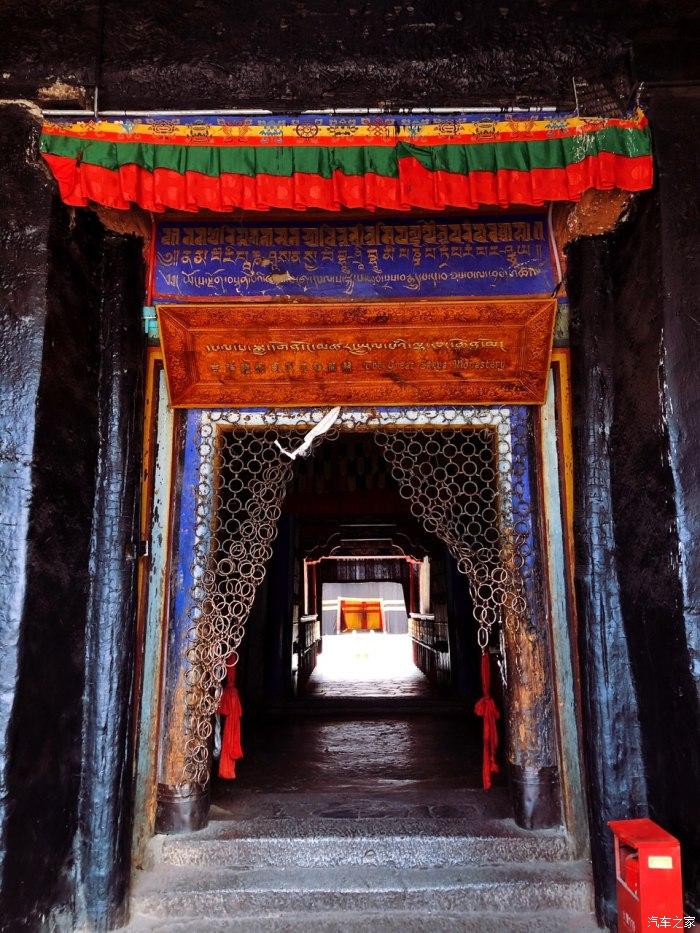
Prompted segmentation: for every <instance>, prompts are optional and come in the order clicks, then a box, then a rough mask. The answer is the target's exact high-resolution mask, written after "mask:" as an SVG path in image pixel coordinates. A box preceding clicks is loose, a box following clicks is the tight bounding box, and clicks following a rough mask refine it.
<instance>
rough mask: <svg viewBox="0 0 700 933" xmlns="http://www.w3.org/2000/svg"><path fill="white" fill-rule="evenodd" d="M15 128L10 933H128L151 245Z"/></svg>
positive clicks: (8, 238)
mask: <svg viewBox="0 0 700 933" xmlns="http://www.w3.org/2000/svg"><path fill="white" fill-rule="evenodd" d="M37 130H38V121H37V120H36V117H35V116H34V115H32V114H30V112H29V111H27V110H26V109H24V108H20V107H16V106H9V107H6V108H3V109H2V110H1V111H0V139H1V141H2V143H3V162H2V165H1V166H0V186H1V187H2V195H1V197H0V203H1V204H2V205H3V206H2V210H3V213H4V216H3V217H2V219H1V220H0V229H1V231H2V232H1V233H0V250H1V251H2V257H0V268H1V269H2V273H1V276H2V278H1V279H0V300H1V302H2V304H1V305H0V314H1V317H0V320H1V321H2V341H1V342H0V347H1V350H0V352H1V353H2V354H3V361H2V366H1V367H0V371H1V373H2V375H1V376H0V398H1V400H2V405H0V419H2V423H1V424H0V429H1V437H2V448H1V451H2V453H1V456H0V496H1V497H2V498H1V507H2V514H3V521H2V523H0V561H2V574H1V575H0V665H1V668H0V685H1V687H2V690H1V691H0V697H1V698H2V699H1V701H0V834H1V835H0V858H2V862H1V865H2V884H1V887H0V929H7V930H16V929H28V930H34V929H43V928H50V927H53V925H54V924H63V925H64V927H65V928H70V927H71V925H72V923H73V918H74V917H77V918H78V919H80V920H85V921H88V922H90V923H91V924H92V927H93V928H95V929H103V928H105V926H107V925H109V924H111V925H113V924H114V922H115V921H117V920H119V919H120V917H121V916H122V915H121V914H120V913H119V911H120V910H122V907H123V902H124V894H125V890H126V883H127V881H128V876H129V864H128V857H127V853H128V839H129V836H128V832H129V830H130V817H129V812H130V811H129V797H130V787H129V765H128V755H127V748H128V723H129V720H128V716H129V708H130V688H131V677H130V673H131V668H130V657H131V651H132V650H133V649H132V631H131V623H132V620H133V587H134V579H135V575H134V563H133V562H128V561H126V559H125V558H126V554H125V543H126V541H127V539H128V540H131V537H132V526H133V519H134V510H135V504H136V496H135V492H136V490H135V487H136V471H137V469H138V460H139V456H138V444H137V443H136V439H137V438H139V437H140V433H141V432H140V415H139V411H140V407H139V406H140V399H139V394H138V391H136V389H137V385H138V381H139V380H140V378H141V372H142V369H143V366H142V356H141V348H142V346H143V340H142V339H141V338H140V333H139V316H138V306H139V303H140V296H141V292H142V288H141V283H142V281H143V279H142V268H141V264H140V250H139V246H138V244H137V242H136V241H129V240H128V239H126V238H116V237H112V236H111V235H107V234H106V233H105V231H104V229H103V228H102V226H101V225H100V224H99V223H98V221H97V220H96V218H95V217H94V215H92V214H91V213H89V212H85V211H78V212H74V211H69V210H68V209H66V208H64V207H63V206H62V205H61V204H60V203H59V202H58V201H57V200H54V199H53V197H52V185H50V184H49V183H48V179H47V175H46V173H45V171H44V168H43V166H42V165H41V164H40V163H39V162H38V161H37V158H36V155H35V153H36V143H37Z"/></svg>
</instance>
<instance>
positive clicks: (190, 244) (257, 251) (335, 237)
mask: <svg viewBox="0 0 700 933" xmlns="http://www.w3.org/2000/svg"><path fill="white" fill-rule="evenodd" d="M554 284H555V281H554V273H553V268H552V262H551V256H550V249H549V242H548V237H547V224H546V220H545V217H544V215H542V214H528V215H523V216H517V217H514V216H510V215H507V216H506V215H502V216H500V217H482V216H478V217H474V218H472V219H469V220H464V219H463V218H462V219H460V220H459V221H458V220H454V221H452V222H446V220H445V218H444V217H443V218H437V219H423V220H413V221H411V222H407V220H406V218H401V219H393V220H387V221H381V222H357V223H352V224H349V223H348V222H347V221H345V222H336V221H329V222H327V223H323V224H319V223H295V224H290V223H280V222H276V223H275V224H274V225H273V224H272V223H270V224H269V225H266V226H263V225H251V224H242V223H238V224H237V223H234V222H232V221H227V222H211V223H203V222H199V223H195V222H192V221H190V222H184V223H182V222H181V223H174V222H172V221H170V222H167V221H163V222H161V223H160V224H159V225H158V227H157V231H156V259H155V272H154V298H155V300H157V301H164V300H170V301H182V300H185V299H193V298H194V299H200V300H201V299H208V300H216V299H226V298H243V297H258V298H273V299H274V298H280V297H284V296H299V297H308V298H337V299H345V300H347V299H357V300H370V299H381V298H402V297H403V298H432V297H446V296H453V297H459V296H461V297H469V296H475V297H481V298H484V297H488V298H494V297H518V296H524V295H545V294H551V292H552V290H553V288H554Z"/></svg>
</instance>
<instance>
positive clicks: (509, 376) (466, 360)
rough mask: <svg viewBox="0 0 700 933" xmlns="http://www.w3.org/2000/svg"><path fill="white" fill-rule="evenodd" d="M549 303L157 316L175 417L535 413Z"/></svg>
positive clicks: (547, 350) (203, 309)
mask: <svg viewBox="0 0 700 933" xmlns="http://www.w3.org/2000/svg"><path fill="white" fill-rule="evenodd" d="M554 311H555V301H554V299H549V298H544V299H530V300H522V301H451V302H445V301H442V302H440V303H433V302H410V303H407V302H396V303H394V302H392V303H388V302H381V303H378V302H377V303H362V304H355V305H349V304H293V305H291V304H287V303H285V304H257V305H247V304H235V305H220V304H219V305H202V304H200V305H194V306H193V305H189V306H182V305H179V306H178V305H160V306H158V318H159V322H160V332H161V339H162V345H163V352H164V356H165V366H166V372H167V377H168V386H169V390H170V398H171V403H172V404H173V405H174V406H176V407H181V408H219V407H225V406H251V405H252V406H258V405H260V406H282V407H285V406H286V407H296V406H304V405H378V406H379V405H407V404H408V405H410V404H416V405H419V404H420V405H426V404H436V405H437V404H477V405H494V404H515V403H518V404H540V403H542V402H543V401H544V396H545V389H546V377H547V371H548V368H549V362H550V355H551V348H552V330H553V326H554Z"/></svg>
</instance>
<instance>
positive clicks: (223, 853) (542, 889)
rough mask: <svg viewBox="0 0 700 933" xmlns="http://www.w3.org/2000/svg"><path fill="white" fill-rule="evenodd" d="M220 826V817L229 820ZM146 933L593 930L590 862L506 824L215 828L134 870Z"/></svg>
mask: <svg viewBox="0 0 700 933" xmlns="http://www.w3.org/2000/svg"><path fill="white" fill-rule="evenodd" d="M226 815H227V816H228V814H226ZM128 929H129V930H130V931H132V933H142V931H144V933H145V931H163V933H165V931H174V933H178V931H182V933H184V931H188V933H195V931H196V933H209V931H211V933H215V931H246V933H268V931H269V933H273V931H299V933H301V931H304V933H306V931H319V933H331V931H333V933H340V931H343V933H346V931H349V933H354V931H358V933H359V931H362V933H399V931H401V933H414V931H416V933H417V931H426V930H430V931H431V933H440V931H443V930H444V931H448V930H449V931H458V930H459V931H472V930H475V931H476V930H479V931H485V933H489V931H496V930H498V931H499V933H503V931H514V933H519V931H523V933H525V931H528V933H530V931H537V933H542V931H562V933H564V931H594V930H597V929H598V927H597V925H596V923H595V919H594V915H593V889H592V883H591V873H590V865H589V863H587V862H583V861H576V860H573V859H572V858H571V854H570V849H569V843H568V840H567V838H566V835H565V834H564V833H563V831H561V830H548V831H544V832H537V833H528V832H524V831H523V830H520V829H518V828H517V827H516V826H515V824H514V823H513V822H512V820H503V819H494V818H488V817H486V818H484V817H480V818H478V819H476V818H469V819H465V818H454V817H441V816H431V817H429V818H421V819H406V818H386V817H385V818H381V819H377V818H374V819H373V818H364V819H363V818H360V819H351V820H350V819H342V818H323V819H318V818H308V819H307V818H299V817H297V818H289V817H280V818H269V819H264V820H261V819H245V818H243V819H228V818H226V819H219V820H215V821H213V822H212V823H211V824H210V826H209V827H208V828H207V829H205V830H202V831H201V832H198V833H192V834H189V835H183V836H157V837H155V838H154V839H153V840H152V843H151V848H150V867H149V870H147V871H141V872H138V873H137V877H136V879H135V882H134V889H133V897H132V920H131V923H130V925H129V927H128Z"/></svg>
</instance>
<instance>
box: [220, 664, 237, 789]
mask: <svg viewBox="0 0 700 933" xmlns="http://www.w3.org/2000/svg"><path fill="white" fill-rule="evenodd" d="M217 712H218V713H219V715H220V716H225V717H226V723H225V725H224V734H223V738H222V740H221V757H220V758H219V777H220V778H226V779H227V780H232V779H233V778H235V776H236V759H238V758H242V757H243V747H242V745H241V716H242V714H243V707H242V706H241V698H240V696H239V695H238V689H237V687H236V666H235V664H229V666H228V668H227V672H226V684H225V685H224V689H223V692H222V694H221V700H220V701H219V708H218V710H217Z"/></svg>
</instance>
